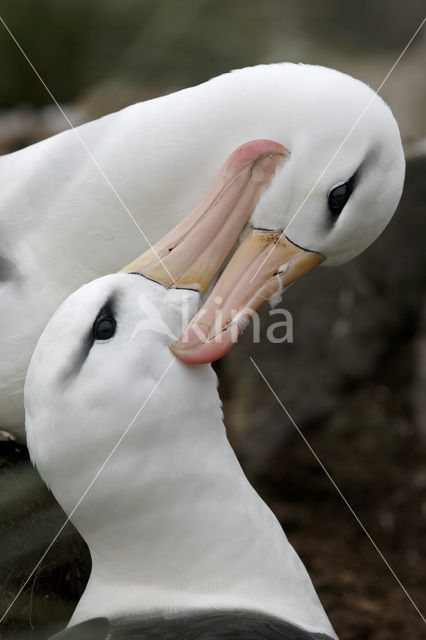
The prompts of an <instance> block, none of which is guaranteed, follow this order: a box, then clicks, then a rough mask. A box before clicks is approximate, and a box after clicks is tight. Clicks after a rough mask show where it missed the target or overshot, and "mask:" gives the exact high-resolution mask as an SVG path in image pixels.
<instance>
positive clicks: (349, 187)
mask: <svg viewBox="0 0 426 640" xmlns="http://www.w3.org/2000/svg"><path fill="white" fill-rule="evenodd" d="M354 185H355V174H354V175H353V176H352V178H350V180H348V181H347V182H344V183H343V184H339V185H338V186H337V187H334V189H332V190H331V191H330V193H329V194H328V209H329V212H330V213H331V216H332V219H333V222H335V221H336V220H337V218H338V217H339V215H340V214H341V212H342V211H343V207H344V206H345V204H346V203H347V201H348V200H349V198H350V196H351V193H352V191H353V190H354Z"/></svg>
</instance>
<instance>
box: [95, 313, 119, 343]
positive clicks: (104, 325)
mask: <svg viewBox="0 0 426 640" xmlns="http://www.w3.org/2000/svg"><path fill="white" fill-rule="evenodd" d="M116 326H117V325H116V322H115V320H114V318H105V317H103V318H99V319H98V320H95V323H94V325H93V335H94V337H95V340H109V339H110V338H112V337H113V335H114V334H115V329H116Z"/></svg>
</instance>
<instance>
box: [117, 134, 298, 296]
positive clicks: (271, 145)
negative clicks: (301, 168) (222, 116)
mask: <svg viewBox="0 0 426 640" xmlns="http://www.w3.org/2000/svg"><path fill="white" fill-rule="evenodd" d="M287 155H288V152H287V150H286V149H285V148H284V147H283V146H282V145H280V144H278V143H277V142H272V141H270V140H254V141H252V142H248V143H246V144H243V145H242V146H241V147H239V148H238V149H236V151H234V152H233V153H232V154H231V156H230V157H229V158H228V160H227V161H226V162H225V164H224V165H223V167H222V168H221V170H220V172H219V174H218V176H217V177H216V179H215V181H214V182H213V184H212V186H211V187H210V189H209V191H208V192H207V194H206V195H205V196H204V198H203V199H202V201H201V202H200V203H199V204H198V206H197V207H195V209H194V210H193V211H192V212H191V213H190V214H189V215H188V216H187V217H186V218H185V219H184V220H183V221H182V222H180V223H179V224H178V225H177V226H176V227H175V228H174V229H172V231H170V232H169V233H167V234H166V235H165V236H164V237H163V238H162V239H161V240H159V241H158V242H157V243H156V244H155V245H154V246H153V247H152V248H151V249H149V250H148V251H146V252H145V253H143V254H142V255H141V256H139V258H137V259H136V260H134V261H133V262H131V263H130V264H128V265H127V266H126V267H124V269H122V271H125V272H137V273H140V274H142V275H144V276H146V277H147V278H150V279H151V280H155V281H157V282H159V283H161V284H163V285H164V286H165V287H180V288H186V289H194V290H196V291H199V293H200V294H203V293H204V292H205V291H206V290H207V288H208V286H209V284H210V282H211V281H212V280H213V279H214V278H215V276H216V275H217V272H218V271H219V269H220V267H221V266H222V264H223V262H224V261H225V258H226V257H227V255H228V254H229V252H230V251H231V249H232V247H233V246H234V244H235V243H236V242H237V240H238V238H239V236H240V234H241V232H242V231H243V230H244V228H245V226H246V224H247V222H248V220H249V218H250V216H251V214H252V213H253V211H254V208H255V207H256V204H257V202H258V200H259V196H260V195H261V193H262V191H263V190H264V189H265V187H266V186H267V185H268V184H269V183H270V181H271V179H272V177H273V176H274V174H275V169H276V167H277V165H278V164H279V163H280V162H281V161H282V160H283V159H284V158H285V157H287Z"/></svg>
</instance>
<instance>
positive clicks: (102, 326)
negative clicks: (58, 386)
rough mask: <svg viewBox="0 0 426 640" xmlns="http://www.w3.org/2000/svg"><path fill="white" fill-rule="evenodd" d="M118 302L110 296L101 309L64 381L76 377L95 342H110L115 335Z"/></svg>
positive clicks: (64, 376) (84, 337)
mask: <svg viewBox="0 0 426 640" xmlns="http://www.w3.org/2000/svg"><path fill="white" fill-rule="evenodd" d="M116 307H117V300H116V297H115V296H114V295H112V296H110V297H109V298H108V300H107V301H106V302H105V304H104V305H103V306H102V308H101V309H100V311H99V313H98V315H97V316H96V318H95V321H94V323H93V325H92V326H91V327H90V330H89V331H87V332H86V334H85V335H84V336H83V339H82V341H81V343H80V347H79V349H78V351H77V353H76V355H75V357H74V359H73V362H72V363H71V365H70V366H69V367H67V368H66V371H65V373H64V375H63V380H64V381H65V380H68V379H69V378H71V377H73V376H75V375H76V374H77V373H78V372H79V371H80V369H81V367H82V366H83V364H84V362H85V361H86V359H87V357H88V355H89V353H90V350H91V348H92V347H93V345H94V343H95V340H109V339H110V338H112V336H113V335H114V334H115V331H116V328H117V321H116V319H115V315H116Z"/></svg>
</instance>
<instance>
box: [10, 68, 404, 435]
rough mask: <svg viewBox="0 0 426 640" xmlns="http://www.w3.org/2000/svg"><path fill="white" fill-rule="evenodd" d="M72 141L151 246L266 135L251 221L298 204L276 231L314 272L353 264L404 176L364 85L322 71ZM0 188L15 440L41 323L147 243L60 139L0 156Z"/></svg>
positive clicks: (211, 85) (101, 126)
mask: <svg viewBox="0 0 426 640" xmlns="http://www.w3.org/2000/svg"><path fill="white" fill-rule="evenodd" d="M363 112H364V113H363ZM361 114H363V115H362V117H361V118H360V119H359V117H360V116H361ZM358 119H359V122H358V124H357V125H356V127H355V129H354V131H353V133H352V134H351V135H350V136H349V138H348V139H347V140H346V142H345V143H344V145H343V147H342V148H341V150H340V152H339V153H338V154H337V156H336V157H335V158H334V160H333V161H332V162H331V164H330V165H329V166H328V164H329V161H330V160H331V159H332V157H333V155H334V154H335V152H336V150H337V149H338V148H339V146H340V145H341V143H342V142H343V141H344V140H345V137H346V136H347V134H348V133H349V132H350V130H351V128H352V127H353V125H354V124H355V123H356V122H357V120H358ZM78 133H79V136H81V138H82V139H83V140H84V143H85V144H86V145H87V147H88V148H89V149H90V151H91V152H92V153H93V156H94V158H95V159H96V161H97V162H98V163H99V165H100V166H101V167H102V170H103V171H104V172H105V175H106V176H107V177H108V180H109V181H110V182H111V184H112V185H113V187H114V189H116V191H117V192H118V194H120V196H121V198H122V199H123V201H124V203H125V205H126V207H127V208H128V209H129V211H130V212H131V213H132V215H133V216H134V217H135V219H136V221H137V222H138V223H139V224H140V226H141V227H142V228H143V230H144V232H145V233H146V235H147V237H148V238H149V240H150V241H151V242H154V241H156V240H157V239H158V238H159V237H160V236H162V235H163V234H164V233H165V231H167V230H168V229H169V228H170V227H171V226H173V225H174V224H175V223H176V222H177V221H178V220H180V219H181V218H182V217H183V216H184V215H185V214H186V213H187V212H188V211H189V210H190V209H191V208H192V206H193V205H194V204H195V203H196V202H197V201H198V200H199V198H200V196H201V195H202V194H203V193H204V191H205V190H206V187H207V186H208V184H209V183H210V181H211V178H212V176H213V175H214V174H215V172H216V171H217V169H218V168H219V166H220V165H221V164H222V162H223V160H224V158H225V157H227V156H228V155H229V153H230V152H231V151H232V150H233V149H235V148H236V147H237V146H238V145H240V144H242V143H243V142H246V141H248V140H251V139H256V138H267V139H271V140H275V141H277V142H279V143H281V144H283V145H284V146H285V147H286V148H287V149H288V150H289V151H290V154H291V155H290V158H289V160H288V161H287V162H286V163H285V164H284V165H283V167H282V169H280V170H279V171H277V174H276V176H275V179H274V180H273V182H272V184H271V186H270V188H269V189H268V191H267V192H266V193H265V194H264V195H263V196H262V198H261V200H260V202H259V204H258V206H257V209H256V211H255V212H254V215H253V217H252V222H253V224H254V225H255V226H257V227H261V228H268V229H283V228H285V227H286V226H287V225H288V223H289V222H290V221H291V220H292V218H293V216H294V215H295V214H296V213H297V212H298V211H299V208H300V205H301V204H302V203H304V204H303V207H302V209H300V212H299V213H298V214H297V215H296V217H295V218H294V219H293V220H292V221H291V222H290V225H289V228H288V229H287V231H286V235H287V236H288V237H289V238H290V240H292V241H293V242H294V243H296V244H298V245H300V246H302V247H305V248H308V249H310V250H314V251H319V252H321V253H322V254H324V255H325V256H326V260H325V263H324V264H329V265H332V264H338V263H341V262H344V261H346V260H348V259H350V258H352V257H354V256H355V255H357V254H358V253H360V252H361V251H362V250H364V249H365V248H366V247H367V246H368V245H369V244H370V243H371V242H372V241H373V240H374V239H375V238H376V237H377V236H378V235H379V234H380V232H381V231H382V230H383V228H384V227H385V225H386V224H387V222H388V221H389V219H390V217H391V216H392V214H393V212H394V210H395V208H396V206H397V203H398V200H399V198H400V195H401V190H402V184H403V178H404V157H403V152H402V147H401V142H400V137H399V132H398V127H397V125H396V122H395V120H394V118H393V116H392V114H391V112H390V110H389V108H388V107H387V106H386V105H385V104H384V103H383V101H382V100H381V99H380V98H379V97H375V96H374V93H373V92H372V91H371V89H369V88H368V87H366V85H364V84H362V83H361V82H359V81H357V80H354V79H353V78H351V77H349V76H347V75H344V74H341V73H339V72H337V71H333V70H330V69H325V68H323V67H315V66H307V65H306V66H304V65H294V64H289V63H282V64H275V65H266V66H258V67H253V68H247V69H242V70H239V71H235V72H232V73H231V74H226V75H223V76H220V77H218V78H215V79H213V80H211V81H209V82H207V83H205V84H202V85H200V86H198V87H194V88H191V89H186V90H184V91H180V92H178V93H175V94H171V95H169V96H165V97H162V98H158V99H156V100H152V101H149V102H145V103H140V104H136V105H134V106H131V107H128V108H127V109H124V110H123V111H120V112H118V113H115V114H112V115H109V116H106V117H105V118H101V119H100V120H97V121H95V122H91V123H89V124H87V125H83V126H81V127H79V128H78ZM327 166H328V168H327V169H326V167H327ZM325 169H326V170H325ZM324 170H325V171H324ZM354 174H356V176H357V182H358V184H357V185H356V188H355V190H354V193H353V194H352V196H351V198H350V200H349V202H348V204H347V205H346V206H345V208H344V210H343V212H342V214H341V215H340V216H339V219H338V220H337V221H336V223H335V224H330V220H329V215H328V211H327V197H328V194H329V192H330V190H331V189H332V188H333V187H335V186H336V185H338V184H340V183H342V182H345V181H347V180H349V179H350V178H351V177H352V176H353V175H354ZM0 186H1V189H0V270H1V272H0V273H1V279H2V281H1V283H0V304H1V309H2V313H1V319H0V323H1V326H0V425H1V426H2V427H3V428H5V429H8V430H10V431H12V432H14V433H15V434H18V435H19V434H20V435H22V427H23V422H24V420H23V401H22V391H23V381H24V377H25V372H26V368H27V365H28V362H29V358H30V355H31V352H32V350H33V348H34V346H35V344H36V341H37V339H38V337H39V335H40V333H41V331H42V329H43V327H44V326H45V323H46V321H47V319H48V318H49V316H50V315H51V314H52V312H53V311H54V310H55V309H56V307H57V306H58V304H59V303H60V302H61V301H62V300H63V299H64V298H65V297H66V296H67V295H68V294H69V293H70V292H71V291H73V290H74V289H75V288H76V287H78V286H80V285H81V284H82V283H83V282H87V281H88V280H91V279H92V278H94V277H97V276H99V275H103V274H105V273H109V272H112V271H115V270H117V269H119V268H120V267H121V266H122V265H123V264H125V263H126V262H128V261H129V260H130V259H131V258H132V257H134V256H135V255H137V254H139V253H140V252H141V251H142V250H144V249H145V248H146V246H147V245H146V242H145V240H144V239H143V237H142V235H141V234H140V233H139V231H138V230H137V228H136V227H135V225H134V223H133V222H132V221H131V219H130V218H129V216H128V214H127V213H126V211H125V209H124V208H123V205H122V204H121V203H120V202H119V200H118V199H117V197H116V196H115V195H114V193H113V192H112V190H111V188H110V187H109V186H108V184H107V183H106V181H105V179H104V177H103V176H102V175H101V173H100V172H99V170H98V169H97V167H96V166H95V164H94V163H93V161H92V160H91V158H90V157H89V155H88V154H87V152H86V150H85V149H84V148H83V146H82V144H81V142H80V141H79V139H78V137H77V136H76V134H75V132H73V131H67V132H65V133H61V134H59V135H57V136H55V137H53V138H50V139H48V140H46V141H43V142H41V143H39V144H36V145H34V146H32V147H29V148H27V149H24V150H22V151H19V152H16V153H13V154H10V155H8V156H3V157H1V158H0Z"/></svg>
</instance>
